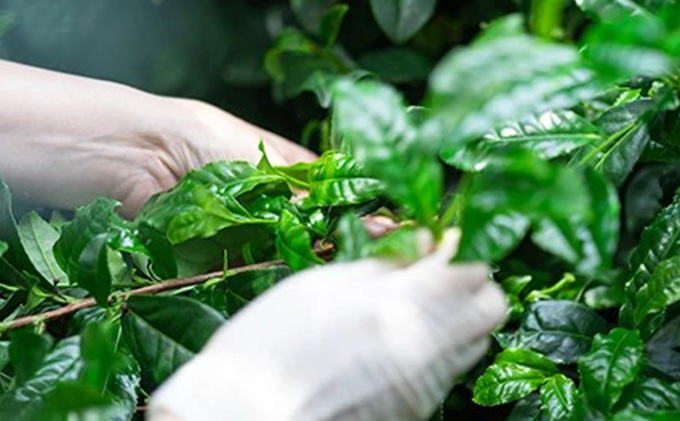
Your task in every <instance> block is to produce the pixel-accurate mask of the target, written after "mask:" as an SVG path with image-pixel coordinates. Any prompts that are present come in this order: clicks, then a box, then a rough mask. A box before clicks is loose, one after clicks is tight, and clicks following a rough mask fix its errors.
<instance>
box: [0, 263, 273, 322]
mask: <svg viewBox="0 0 680 421" xmlns="http://www.w3.org/2000/svg"><path fill="white" fill-rule="evenodd" d="M281 264H283V261H282V260H274V261H271V262H264V263H256V264H254V265H247V266H241V267H239V268H235V269H230V270H228V271H227V276H232V275H236V274H239V273H242V272H248V271H252V270H258V269H264V268H268V267H271V266H276V265H281ZM223 276H224V272H222V271H219V272H212V273H207V274H205V275H199V276H194V277H191V278H181V279H170V280H168V281H163V282H159V283H157V284H153V285H149V286H145V287H142V288H137V289H133V290H130V291H125V292H117V293H115V294H111V298H110V300H113V299H114V298H125V297H127V296H129V295H142V294H158V293H161V292H166V291H172V290H175V289H180V288H184V287H188V286H191V285H198V284H203V283H205V282H208V281H209V280H211V279H215V278H221V277H223ZM95 305H97V303H96V302H95V300H94V299H93V298H86V299H84V300H80V301H76V302H75V303H71V304H68V305H66V306H64V307H61V308H58V309H55V310H50V311H46V312H44V313H40V314H34V315H31V316H25V317H20V318H18V319H16V320H13V321H11V322H9V323H6V324H4V323H3V324H1V325H0V331H6V330H12V329H18V328H21V327H24V326H29V325H32V324H35V323H42V322H49V321H52V320H55V319H59V318H61V317H65V316H68V315H70V314H73V313H75V312H76V311H78V310H82V309H84V308H88V307H94V306H95Z"/></svg>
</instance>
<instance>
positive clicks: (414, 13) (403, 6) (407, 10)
mask: <svg viewBox="0 0 680 421" xmlns="http://www.w3.org/2000/svg"><path fill="white" fill-rule="evenodd" d="M436 5H437V0H371V9H372V10H373V17H374V18H375V20H376V21H377V22H378V25H379V26H380V28H381V29H382V30H383V32H385V34H386V35H387V36H388V37H389V38H390V39H391V40H392V41H393V42H395V43H397V44H399V43H402V42H404V41H407V40H408V39H410V38H411V37H413V36H414V35H415V34H416V33H417V32H418V31H419V30H420V28H422V27H423V26H424V25H425V24H426V23H427V21H428V20H430V18H431V17H432V14H433V13H434V9H435V6H436Z"/></svg>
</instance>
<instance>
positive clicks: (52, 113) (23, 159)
mask: <svg viewBox="0 0 680 421" xmlns="http://www.w3.org/2000/svg"><path fill="white" fill-rule="evenodd" d="M0 76H2V78H3V80H4V81H5V83H3V84H2V86H1V87H0V151H1V153H0V175H2V177H3V178H4V179H5V180H6V181H7V182H8V184H9V185H10V187H11V188H12V191H13V192H15V196H16V197H17V198H18V199H19V200H23V201H26V202H32V203H35V204H39V205H43V206H51V207H57V208H75V207H77V206H79V205H83V204H86V203H88V202H90V201H91V200H92V199H94V198H95V197H97V196H109V197H112V198H114V199H117V200H119V201H120V202H122V208H121V209H122V212H123V213H124V214H125V215H126V216H133V215H134V214H136V212H137V211H138V210H139V209H140V208H141V207H142V205H143V204H144V203H145V202H146V201H147V199H148V198H149V197H150V196H151V195H153V194H154V193H157V192H159V191H162V190H166V189H169V188H171V187H172V186H173V185H174V184H175V183H176V182H177V181H178V179H179V178H180V177H181V176H182V175H184V174H185V173H186V172H188V171H190V170H191V169H193V168H195V167H198V166H202V165H205V164H207V163H209V162H213V161H219V160H246V161H250V162H253V163H254V162H257V160H258V159H259V158H260V152H259V151H258V144H259V142H260V141H263V142H264V144H265V147H266V149H267V153H268V155H269V157H270V160H271V161H273V162H274V163H278V164H286V163H294V162H297V161H309V160H311V159H313V158H314V155H313V154H312V153H311V152H309V151H307V150H305V149H304V148H302V147H300V146H298V145H295V144H294V143H292V142H290V141H288V140H285V139H283V138H281V137H279V136H276V135H275V134H273V133H270V132H267V131H266V130H263V129H260V128H258V127H256V126H253V125H251V124H249V123H247V122H245V121H243V120H240V119H238V118H236V117H234V116H232V115H230V114H228V113H226V112H224V111H222V110H220V109H218V108H216V107H213V106H211V105H208V104H206V103H202V102H199V101H193V100H183V99H174V98H166V97H160V96H156V95H151V94H147V93H144V92H141V91H138V90H136V89H132V88H129V87H126V86H123V85H119V84H115V83H110V82H103V81H99V80H94V79H88V78H83V77H77V76H71V75H65V74H61V73H56V72H51V71H46V70H41V69H36V68H32V67H29V66H22V65H18V64H14V63H8V62H3V61H0Z"/></svg>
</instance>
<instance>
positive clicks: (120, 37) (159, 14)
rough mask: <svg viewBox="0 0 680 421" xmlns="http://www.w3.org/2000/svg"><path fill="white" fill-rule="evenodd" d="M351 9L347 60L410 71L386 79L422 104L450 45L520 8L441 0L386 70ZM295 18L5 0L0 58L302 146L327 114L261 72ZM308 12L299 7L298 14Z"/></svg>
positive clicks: (256, 0) (355, 2)
mask: <svg viewBox="0 0 680 421" xmlns="http://www.w3.org/2000/svg"><path fill="white" fill-rule="evenodd" d="M295 2H296V0H293V1H292V2H291V3H295ZM297 3H302V4H304V3H305V1H302V2H301V1H297ZM307 3H317V4H318V3H324V1H323V0H320V1H316V2H309V1H307ZM325 3H327V4H330V3H333V2H332V1H330V0H326V1H325ZM345 3H348V4H349V6H350V9H349V13H348V14H347V16H346V18H345V20H344V22H343V24H342V30H341V32H340V33H341V35H340V40H339V43H338V45H342V49H343V50H344V52H346V53H347V54H343V55H344V57H346V59H347V60H348V61H352V62H354V61H356V62H358V63H361V64H362V67H364V68H366V67H369V68H370V67H371V66H373V67H374V68H373V69H371V70H373V71H375V72H377V73H380V70H381V68H385V69H391V70H389V71H391V72H392V73H394V72H395V69H396V70H399V69H402V70H403V69H404V68H407V71H406V72H405V73H402V74H391V75H390V74H388V75H382V76H384V78H385V79H388V80H389V81H391V82H393V83H397V84H400V85H401V87H402V89H403V90H405V91H406V92H407V93H408V94H409V95H410V96H411V97H412V99H413V100H419V99H420V98H419V96H420V95H421V94H422V87H423V86H424V84H423V82H424V79H425V77H426V75H427V74H428V72H429V70H430V68H431V66H432V65H433V64H434V63H436V61H437V60H438V59H439V58H440V57H441V56H442V55H443V54H444V53H445V52H446V51H448V50H449V49H450V48H451V46H453V45H456V44H459V43H461V42H465V41H467V40H468V39H469V38H471V37H472V36H474V34H475V33H476V32H477V30H478V23H479V22H480V21H485V20H489V19H492V18H493V17H495V16H498V15H501V14H503V13H506V12H508V11H512V10H513V9H517V6H518V4H517V3H520V2H514V1H512V0H495V1H493V0H476V1H474V2H462V1H460V2H459V1H440V2H438V6H437V7H438V9H437V11H436V12H435V14H434V16H433V18H432V19H431V20H430V22H429V23H428V24H427V25H426V26H425V28H424V29H423V30H422V31H420V33H419V34H418V35H417V36H416V37H415V38H413V39H412V40H410V41H409V42H408V44H407V45H403V46H400V49H401V51H399V52H400V53H402V54H401V55H399V54H397V55H396V56H394V55H393V56H389V55H388V56H387V59H388V60H389V59H390V58H392V59H393V60H394V59H397V60H398V64H399V65H398V66H393V65H389V63H388V64H387V65H382V66H381V62H380V60H383V61H384V60H385V56H384V55H382V56H380V55H379V56H378V57H375V54H374V53H375V52H381V51H383V49H385V48H390V46H392V43H391V42H390V41H389V40H388V39H387V38H386V37H385V35H384V34H383V33H382V32H381V31H380V28H379V27H378V25H376V23H375V21H374V19H373V16H372V14H371V10H370V6H369V2H368V1H367V0H350V1H346V2H345ZM297 12H298V16H297V19H296V15H295V13H294V12H293V10H292V9H291V7H290V4H289V1H287V0H222V1H218V0H191V1H187V0H115V1H112V0H59V1H54V0H0V36H2V38H1V40H0V57H1V58H3V59H7V60H12V61H17V62H21V63H26V64H31V65H35V66H39V67H44V68H49V69H54V70H59V71H64V72H68V73H74V74H79V75H85V76H91V77H96V78H101V79H108V80H113V81H117V82H122V83H125V84H128V85H132V86H135V87H138V88H141V89H144V90H147V91H150V92H154V93H158V94H165V95H174V96H184V97H192V98H197V99H203V100H206V101H209V102H211V103H213V104H215V105H218V106H220V107H222V108H224V109H226V110H228V111H230V112H232V113H234V114H236V115H238V116H240V117H242V118H244V119H246V120H249V121H251V122H253V123H256V124H258V125H261V126H263V127H265V128H267V129H270V130H274V131H276V132H279V133H281V134H283V135H285V136H287V137H289V138H291V139H293V140H299V138H300V135H301V133H302V131H303V128H304V126H305V124H307V123H308V122H309V121H310V120H315V119H322V118H324V117H325V113H324V111H323V109H322V108H320V107H319V106H318V104H317V102H316V100H315V98H314V97H313V95H310V94H305V95H302V96H299V97H297V96H296V97H295V98H288V99H286V100H281V99H280V96H279V100H278V101H276V100H274V99H273V98H274V95H272V86H271V82H270V78H269V76H268V74H267V72H266V71H265V68H264V66H263V60H264V56H265V54H266V52H267V50H268V49H269V48H271V47H272V45H273V44H274V42H275V39H276V38H277V37H278V36H279V35H280V34H281V33H282V31H284V29H285V28H289V27H294V26H298V27H299V26H300V25H299V24H298V22H300V21H301V19H300V16H299V15H300V10H297ZM309 12H313V10H311V8H308V7H306V6H303V7H302V12H301V13H309ZM302 26H304V22H303V25H302ZM307 29H309V28H307ZM406 50H408V51H407V53H406V55H405V54H404V51H406ZM350 57H352V58H350ZM366 57H368V58H366ZM404 60H406V61H408V63H404ZM364 64H367V66H363V65H364ZM409 64H410V65H409ZM312 143H313V142H312ZM317 146H318V145H316V144H312V145H311V147H312V148H316V147H317Z"/></svg>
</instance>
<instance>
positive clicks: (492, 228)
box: [456, 208, 530, 262]
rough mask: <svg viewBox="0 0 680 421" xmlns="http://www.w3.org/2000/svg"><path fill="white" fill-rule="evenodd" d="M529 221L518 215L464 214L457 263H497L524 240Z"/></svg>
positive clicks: (472, 209) (515, 213) (475, 211)
mask: <svg viewBox="0 0 680 421" xmlns="http://www.w3.org/2000/svg"><path fill="white" fill-rule="evenodd" d="M529 225H530V220H529V218H527V217H525V216H524V215H522V214H520V213H517V212H512V211H510V212H498V213H496V214H493V213H490V212H479V211H477V209H475V208H469V209H468V210H467V211H465V212H463V217H462V221H461V228H462V230H463V235H462V237H461V239H460V244H459V246H458V253H457V254H456V259H457V260H459V261H462V262H471V261H498V260H500V259H502V258H503V257H505V255H506V254H507V253H509V252H510V251H511V250H512V249H514V248H515V247H516V246H517V244H519V242H520V241H522V239H523V238H524V235H525V234H526V232H527V230H528V229H529Z"/></svg>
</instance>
